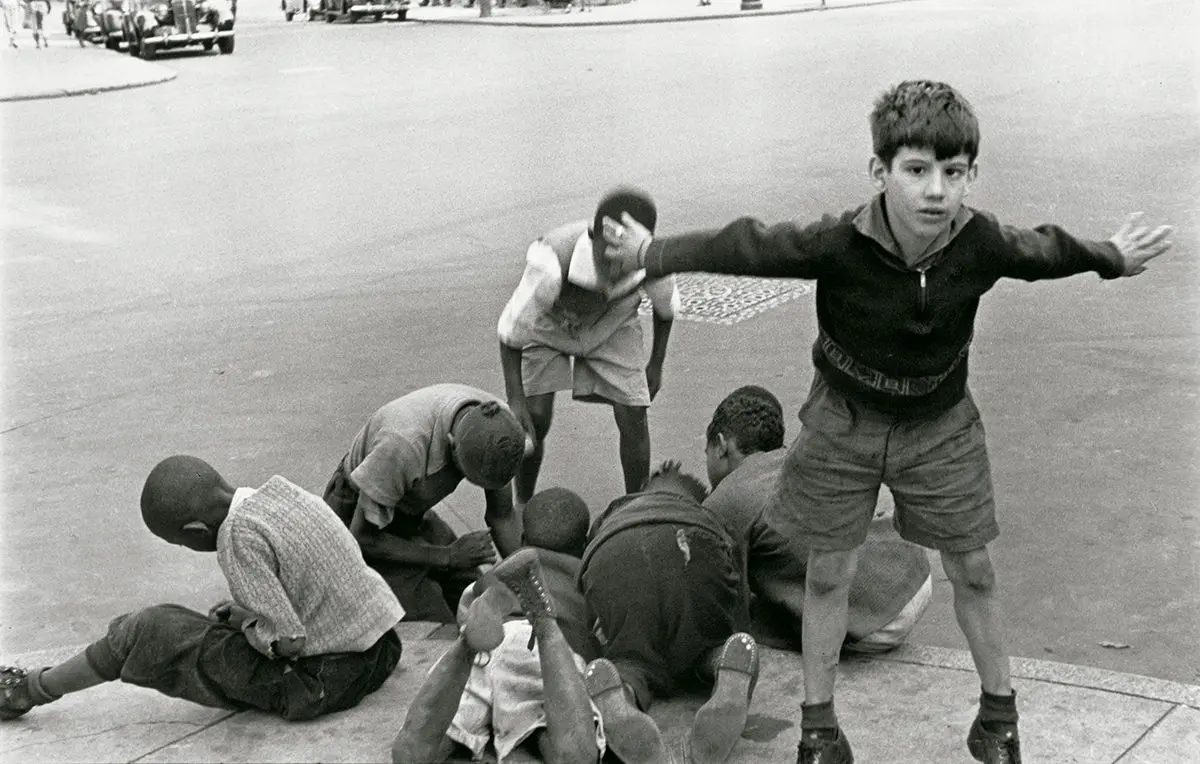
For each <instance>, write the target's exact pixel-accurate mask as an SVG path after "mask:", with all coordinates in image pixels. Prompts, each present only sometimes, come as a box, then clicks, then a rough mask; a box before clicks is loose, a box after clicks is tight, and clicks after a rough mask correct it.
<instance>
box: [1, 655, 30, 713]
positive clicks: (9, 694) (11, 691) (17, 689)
mask: <svg viewBox="0 0 1200 764" xmlns="http://www.w3.org/2000/svg"><path fill="white" fill-rule="evenodd" d="M33 706H34V702H33V697H32V696H31V695H30V694H29V672H27V671H26V670H25V669H22V668H17V667H16V666H0V720H4V721H9V720H11V719H16V718H17V717H18V716H24V715H25V714H27V713H29V709H31V708H33Z"/></svg>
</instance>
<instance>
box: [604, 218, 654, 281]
mask: <svg viewBox="0 0 1200 764" xmlns="http://www.w3.org/2000/svg"><path fill="white" fill-rule="evenodd" d="M652 238H653V237H652V236H651V235H650V231H649V230H647V229H646V227H645V226H644V225H642V224H641V223H639V222H637V220H635V219H634V218H633V216H632V215H630V214H629V213H628V212H622V213H621V222H620V223H618V222H617V221H615V220H613V219H612V218H608V217H606V218H604V240H605V241H606V242H608V246H607V247H606V248H605V249H604V257H605V259H606V260H608V264H609V267H610V268H611V269H612V270H611V271H610V273H609V274H608V276H609V279H610V280H613V281H615V280H617V279H618V278H620V277H621V276H624V275H626V274H628V273H633V272H634V271H636V270H638V269H639V268H644V267H645V265H646V248H647V247H649V246H650V240H651V239H652Z"/></svg>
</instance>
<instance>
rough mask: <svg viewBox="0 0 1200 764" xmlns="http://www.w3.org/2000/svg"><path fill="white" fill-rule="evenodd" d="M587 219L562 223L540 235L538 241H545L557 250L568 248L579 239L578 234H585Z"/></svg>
mask: <svg viewBox="0 0 1200 764" xmlns="http://www.w3.org/2000/svg"><path fill="white" fill-rule="evenodd" d="M588 225H589V223H588V221H587V220H576V221H573V222H571V223H564V224H563V225H560V226H558V227H557V228H552V229H551V230H549V231H547V232H546V233H545V234H543V235H542V237H541V239H540V241H543V242H545V243H546V244H548V245H549V246H550V248H551V249H553V250H554V251H555V252H558V251H560V250H562V249H569V248H572V247H574V246H575V244H576V242H578V241H579V237H580V236H586V235H587V232H588Z"/></svg>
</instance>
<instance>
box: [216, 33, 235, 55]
mask: <svg viewBox="0 0 1200 764" xmlns="http://www.w3.org/2000/svg"><path fill="white" fill-rule="evenodd" d="M233 39H234V38H232V37H222V38H220V39H218V40H217V50H219V51H221V55H222V56H228V55H229V54H230V53H232V52H233Z"/></svg>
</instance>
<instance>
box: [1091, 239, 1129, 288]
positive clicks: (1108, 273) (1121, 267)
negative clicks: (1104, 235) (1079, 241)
mask: <svg viewBox="0 0 1200 764" xmlns="http://www.w3.org/2000/svg"><path fill="white" fill-rule="evenodd" d="M1104 254H1105V255H1106V257H1105V258H1104V264H1103V265H1101V266H1100V267H1098V268H1097V269H1096V272H1097V273H1099V274H1100V278H1102V279H1117V278H1120V277H1122V276H1124V275H1125V256H1124V255H1122V254H1121V250H1119V249H1117V245H1116V244H1113V243H1112V242H1111V241H1106V242H1104Z"/></svg>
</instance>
